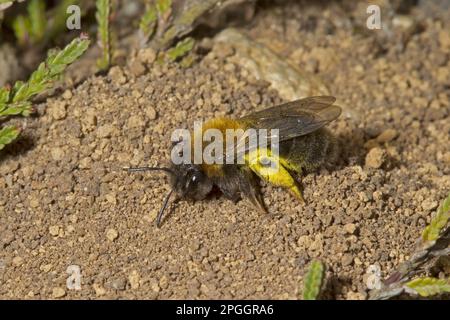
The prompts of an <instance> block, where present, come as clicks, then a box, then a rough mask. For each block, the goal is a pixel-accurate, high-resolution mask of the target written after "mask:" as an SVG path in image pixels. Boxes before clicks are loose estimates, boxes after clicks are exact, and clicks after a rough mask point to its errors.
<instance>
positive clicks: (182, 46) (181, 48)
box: [166, 37, 195, 61]
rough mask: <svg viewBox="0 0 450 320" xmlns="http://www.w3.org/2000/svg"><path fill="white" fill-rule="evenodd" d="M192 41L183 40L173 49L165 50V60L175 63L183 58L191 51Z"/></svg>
mask: <svg viewBox="0 0 450 320" xmlns="http://www.w3.org/2000/svg"><path fill="white" fill-rule="evenodd" d="M194 43H195V42H194V39H192V38H189V37H188V38H185V39H183V40H181V41H179V42H178V43H177V45H176V46H175V47H173V48H170V49H169V50H167V53H166V55H167V59H168V60H169V61H175V60H177V59H179V58H181V57H183V56H185V55H186V54H187V53H188V52H190V51H191V50H192V48H193V47H194Z"/></svg>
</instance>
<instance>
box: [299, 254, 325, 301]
mask: <svg viewBox="0 0 450 320" xmlns="http://www.w3.org/2000/svg"><path fill="white" fill-rule="evenodd" d="M324 279H325V265H324V264H323V263H322V262H320V261H317V260H315V261H313V262H312V263H311V265H310V266H309V270H308V272H307V273H306V276H305V280H304V283H303V300H317V299H318V298H319V295H320V293H321V290H322V288H323V283H324Z"/></svg>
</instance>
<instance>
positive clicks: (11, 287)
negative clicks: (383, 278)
mask: <svg viewBox="0 0 450 320" xmlns="http://www.w3.org/2000/svg"><path fill="white" fill-rule="evenodd" d="M348 3H350V4H351V3H353V2H352V1H349V2H348ZM350 4H348V5H345V6H344V5H340V4H335V3H334V4H325V5H311V4H310V3H307V4H303V3H301V4H298V5H293V6H292V7H290V9H289V10H282V8H280V7H268V8H261V9H259V10H258V11H257V14H256V16H255V18H254V19H253V22H252V23H251V24H250V26H247V27H246V29H244V30H245V31H246V32H247V33H248V34H249V35H251V37H253V38H254V39H257V40H259V41H260V42H262V43H266V44H267V45H270V47H271V48H272V49H273V50H275V51H277V52H278V53H279V54H280V55H282V56H283V57H286V58H289V59H290V60H291V61H292V62H293V63H294V64H296V65H297V66H299V67H300V68H304V69H306V70H308V71H311V72H314V73H317V74H318V75H319V76H321V77H322V79H323V81H324V83H325V84H326V85H327V86H328V87H329V89H330V92H331V94H333V95H334V96H336V97H338V100H339V104H340V105H342V107H343V108H344V113H343V115H342V116H341V117H340V118H339V119H338V120H337V121H335V122H334V123H333V124H332V125H331V126H330V129H331V130H332V131H333V132H334V133H335V134H336V136H337V139H338V143H339V146H340V147H341V148H340V149H341V153H340V160H339V163H338V164H336V166H335V167H333V168H332V169H322V170H320V171H319V172H317V173H312V174H309V175H307V176H306V177H305V179H304V183H303V186H304V196H305V199H306V200H307V202H308V203H307V205H306V206H302V205H300V204H299V203H298V202H297V201H296V200H295V199H293V198H292V197H291V196H290V195H289V194H288V193H287V192H285V191H283V190H280V189H278V188H274V187H271V186H264V188H263V192H264V197H265V201H266V204H267V205H268V207H269V208H270V211H271V214H269V215H267V216H263V215H261V214H260V213H258V212H256V211H255V210H253V209H251V208H249V206H248V205H247V204H246V203H245V202H243V201H241V202H239V203H237V204H233V203H231V202H229V201H227V200H225V199H224V198H223V197H220V196H217V197H212V198H211V199H209V200H207V201H203V202H197V203H189V202H185V201H180V202H178V203H174V204H172V205H171V208H170V211H171V213H170V214H169V215H167V216H166V219H165V220H164V224H163V225H162V227H161V228H160V229H158V228H156V227H155V224H154V219H155V216H156V213H157V211H158V210H159V208H160V205H161V202H162V199H163V196H164V194H165V193H166V192H167V190H168V188H169V186H168V185H167V179H166V178H165V177H164V175H163V174H159V173H155V174H134V175H129V174H127V173H125V172H123V171H121V167H123V166H129V165H132V166H137V165H156V164H164V163H167V161H168V159H169V158H168V157H169V152H170V134H171V132H172V130H173V129H175V128H184V127H186V128H192V125H193V122H194V120H201V119H209V118H211V117H214V116H218V115H228V116H232V117H239V116H241V115H244V114H246V113H249V112H251V111H253V110H256V109H261V108H263V107H268V106H271V105H274V104H277V103H280V102H282V99H281V98H280V97H279V96H278V94H277V92H275V91H274V90H270V89H269V88H268V83H266V82H264V81H259V80H256V79H254V78H252V77H251V76H250V75H249V74H248V72H246V71H245V70H242V69H241V68H240V67H239V66H238V65H236V64H234V63H232V62H230V59H229V57H230V56H232V55H233V50H223V46H221V47H220V50H218V48H217V47H213V48H212V49H211V51H209V52H208V53H206V54H203V51H205V50H202V52H199V55H198V61H197V62H196V64H194V65H193V67H192V68H188V69H184V68H181V67H179V66H177V65H168V66H167V65H165V66H161V65H158V64H155V63H153V64H150V63H149V61H151V60H152V59H151V57H149V56H148V54H147V55H145V54H143V55H141V58H140V59H143V60H142V61H141V62H142V64H141V65H146V68H145V69H142V68H140V67H139V64H138V65H136V64H134V65H132V66H124V67H113V68H112V69H111V70H110V71H109V73H108V74H107V75H104V76H102V75H99V76H91V77H89V78H88V79H87V80H86V81H85V82H83V83H82V84H81V85H79V86H78V87H76V88H74V89H71V90H67V91H65V92H64V93H63V94H61V95H60V96H55V97H53V98H49V99H48V100H47V101H46V102H45V103H43V104H41V105H38V106H37V109H38V113H39V115H38V116H37V117H35V118H34V119H26V120H22V119H20V120H17V121H18V122H19V123H21V124H24V123H25V124H26V129H25V132H24V137H23V138H22V139H21V140H20V141H19V142H18V143H16V144H15V145H13V146H10V147H8V148H7V149H6V153H2V156H1V157H2V158H1V159H0V160H1V162H0V174H1V175H0V190H1V191H0V192H1V196H0V297H1V298H88V299H95V298H145V299H165V298H170V299H173V298H190V299H191V298H193V299H196V298H219V299H223V298H245V299H253V298H258V299H260V298H261V299H266V298H267V299H297V298H298V297H299V288H300V287H301V284H302V276H303V274H304V273H305V270H306V267H307V265H308V263H309V262H310V261H311V260H312V259H314V258H320V259H321V260H323V261H324V262H325V263H326V264H327V265H328V269H329V270H328V290H327V295H328V297H329V298H338V299H364V298H365V297H366V296H367V287H366V284H365V277H364V275H365V272H366V269H367V267H368V266H369V265H372V264H378V265H379V266H380V267H381V270H382V272H383V275H387V274H389V272H390V271H391V270H392V269H393V268H394V267H395V266H397V265H398V264H399V263H400V262H402V261H404V260H405V259H406V258H407V257H408V254H409V253H410V250H411V249H412V248H413V245H414V242H415V241H416V239H417V238H418V237H419V236H420V233H421V230H422V229H423V228H424V226H425V225H426V224H427V222H429V220H430V217H431V214H432V213H433V212H434V211H435V209H436V208H437V207H438V204H439V202H440V201H441V199H443V198H444V197H445V196H446V194H447V193H448V191H449V190H450V177H449V174H450V170H449V168H450V138H449V133H450V121H448V117H449V115H450V89H449V88H450V63H449V56H450V33H449V32H448V30H450V24H449V21H450V19H449V18H450V10H447V11H445V10H439V11H433V10H431V9H429V8H415V9H413V10H412V11H410V12H409V13H408V14H407V18H408V19H409V20H408V19H407V20H401V19H400V20H401V21H406V22H405V23H406V26H405V25H404V24H403V25H402V24H401V23H400V24H399V22H397V24H395V23H392V21H393V19H392V17H386V19H389V21H390V22H389V27H390V29H389V31H369V30H364V28H360V27H358V26H361V25H364V24H365V18H366V16H367V15H366V13H365V8H366V6H365V5H350ZM397 20H398V19H397ZM411 21H412V22H413V23H414V24H416V23H417V25H416V27H414V28H413V29H411V28H409V27H408V26H409V24H408V23H410V22H411ZM138 59H139V58H138ZM70 265H77V266H79V267H80V269H81V274H82V286H81V290H78V291H77V290H69V289H67V288H66V280H67V278H68V276H69V275H68V274H67V273H66V270H67V268H68V267H69V266H70Z"/></svg>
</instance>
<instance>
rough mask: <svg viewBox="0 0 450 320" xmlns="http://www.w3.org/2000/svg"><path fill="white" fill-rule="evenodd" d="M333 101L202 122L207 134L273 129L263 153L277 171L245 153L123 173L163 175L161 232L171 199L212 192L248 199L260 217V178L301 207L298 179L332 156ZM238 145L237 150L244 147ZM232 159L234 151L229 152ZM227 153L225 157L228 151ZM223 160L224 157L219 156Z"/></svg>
mask: <svg viewBox="0 0 450 320" xmlns="http://www.w3.org/2000/svg"><path fill="white" fill-rule="evenodd" d="M335 101H336V98H334V97H332V96H316V97H308V98H304V99H300V100H295V101H291V102H288V103H284V104H281V105H278V106H274V107H271V108H268V109H264V110H262V111H257V112H254V113H252V114H249V115H247V116H244V117H242V118H240V119H237V120H236V119H231V118H215V119H211V120H209V121H207V122H205V123H204V125H203V128H202V130H203V132H204V131H205V130H207V129H210V128H213V129H218V130H220V131H221V132H225V131H226V130H227V129H230V128H231V129H244V130H246V129H249V128H251V129H267V130H271V129H277V139H278V141H279V144H278V146H279V147H278V148H279V150H278V152H277V154H271V152H270V151H271V150H270V148H267V149H268V150H265V151H267V152H265V157H266V158H267V157H269V162H271V164H273V163H276V170H273V168H272V167H271V169H269V168H268V166H267V163H268V162H267V159H265V161H262V156H260V151H261V150H260V149H259V148H254V149H252V150H251V149H244V151H245V161H244V163H243V164H237V163H231V164H230V163H228V162H226V163H223V164H206V163H201V164H192V163H182V164H176V165H175V164H173V163H172V164H171V165H170V166H168V167H136V168H124V169H125V170H127V171H128V172H141V171H156V170H157V171H163V172H165V173H167V174H168V176H169V180H170V185H171V190H170V191H169V193H168V194H167V195H166V196H165V198H164V201H163V205H162V207H161V209H160V211H159V213H158V215H157V218H156V225H157V227H160V225H161V221H162V217H163V213H164V210H165V209H166V207H167V205H168V203H169V199H170V197H171V195H172V194H173V193H174V192H175V193H176V194H177V195H178V199H192V200H194V201H195V200H203V199H205V198H206V197H207V196H208V195H209V194H210V193H211V192H212V191H213V189H214V188H217V189H219V190H220V191H221V193H222V194H223V195H224V196H225V197H226V198H228V199H230V200H232V201H233V202H235V203H236V202H237V201H238V200H240V199H241V198H247V199H248V200H250V202H251V203H252V204H253V206H254V207H256V208H257V209H258V210H259V211H261V212H267V209H266V207H265V205H264V201H263V198H262V195H261V192H260V184H259V179H261V180H263V181H266V182H268V183H271V184H273V185H275V186H278V187H282V188H285V189H287V190H289V191H290V192H291V193H292V194H293V195H294V196H295V197H296V198H297V199H298V200H299V201H300V202H301V203H305V201H304V199H303V195H302V192H301V190H300V186H301V176H302V175H303V174H304V173H306V172H311V171H313V170H314V169H317V168H318V167H320V166H322V165H323V164H325V163H326V162H329V160H331V159H333V158H335V156H336V146H335V143H334V138H333V136H332V134H331V133H330V132H329V131H328V130H326V129H325V128H324V126H325V125H327V124H328V123H330V122H331V121H333V120H335V119H336V118H338V117H339V115H340V114H341V108H340V107H339V106H336V105H334V102H335ZM241 140H242V141H237V143H236V146H238V145H240V144H242V143H243V142H244V140H243V138H242V139H241ZM231 151H232V152H233V154H234V153H235V152H236V148H235V149H233V150H231ZM227 152H229V151H228V150H227ZM223 156H224V157H227V156H229V155H228V154H224V155H223Z"/></svg>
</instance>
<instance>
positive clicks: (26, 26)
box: [12, 0, 47, 45]
mask: <svg viewBox="0 0 450 320" xmlns="http://www.w3.org/2000/svg"><path fill="white" fill-rule="evenodd" d="M27 12H28V15H26V16H25V15H18V16H17V17H16V18H15V19H14V20H13V22H12V27H13V30H14V34H15V36H16V38H17V40H18V41H19V43H20V44H21V45H25V44H28V43H32V44H35V43H39V42H40V41H41V40H42V39H43V38H44V35H45V31H46V28H47V19H46V14H45V1H41V0H30V1H29V2H28V4H27Z"/></svg>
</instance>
